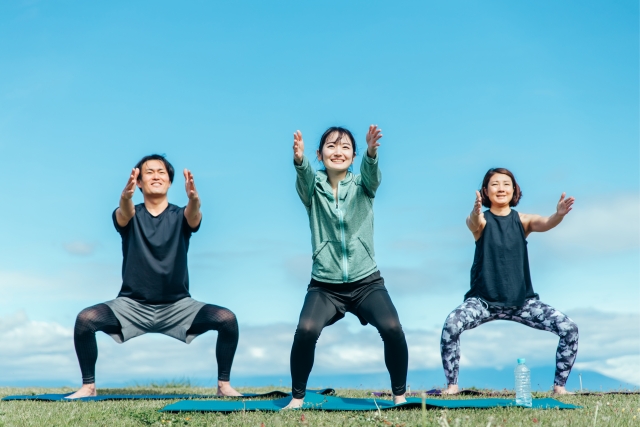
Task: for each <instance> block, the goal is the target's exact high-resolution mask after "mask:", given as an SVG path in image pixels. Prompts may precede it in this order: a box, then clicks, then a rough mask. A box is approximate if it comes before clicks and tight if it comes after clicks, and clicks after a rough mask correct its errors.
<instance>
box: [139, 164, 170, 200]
mask: <svg viewBox="0 0 640 427" xmlns="http://www.w3.org/2000/svg"><path fill="white" fill-rule="evenodd" d="M138 187H139V188H140V189H141V190H142V193H143V194H144V195H145V196H153V195H156V196H165V195H166V194H167V192H168V191H169V187H171V180H170V178H169V172H168V171H167V168H166V167H165V165H164V163H163V162H161V161H160V160H147V161H146V162H144V163H143V164H142V166H141V167H140V175H139V176H138Z"/></svg>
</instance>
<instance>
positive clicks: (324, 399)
mask: <svg viewBox="0 0 640 427" xmlns="http://www.w3.org/2000/svg"><path fill="white" fill-rule="evenodd" d="M290 401H291V398H290V397H284V398H281V399H275V400H256V401H248V402H247V401H238V400H235V401H203V400H185V401H181V402H176V403H174V404H171V405H167V406H165V407H164V408H162V409H161V410H160V411H162V412H239V411H264V412H276V411H279V410H281V409H282V408H284V407H285V406H287V404H288V403H289V402H290ZM426 406H427V408H428V409H442V408H449V409H462V408H495V407H507V406H517V405H516V402H515V400H514V399H465V400H448V399H447V400H444V399H426ZM421 407H422V399H417V398H409V399H407V403H402V404H400V405H394V404H393V402H392V401H390V400H377V399H353V398H348V397H334V396H323V395H320V394H307V396H306V397H305V401H304V406H303V407H302V409H304V410H320V411H377V410H378V409H380V410H381V411H384V410H388V409H414V408H421ZM533 408H536V409H555V408H558V409H576V408H579V406H575V405H569V404H566V403H562V402H559V401H557V400H555V399H550V398H546V399H533Z"/></svg>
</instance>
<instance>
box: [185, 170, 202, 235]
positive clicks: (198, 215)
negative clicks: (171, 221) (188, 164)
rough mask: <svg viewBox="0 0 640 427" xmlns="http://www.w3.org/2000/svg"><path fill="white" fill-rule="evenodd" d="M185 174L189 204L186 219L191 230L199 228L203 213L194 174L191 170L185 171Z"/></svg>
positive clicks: (186, 209)
mask: <svg viewBox="0 0 640 427" xmlns="http://www.w3.org/2000/svg"><path fill="white" fill-rule="evenodd" d="M183 174H184V189H185V191H186V192H187V197H188V198H189V203H187V207H186V208H185V209H184V217H185V218H186V219H187V224H189V227H191V228H197V227H198V226H199V225H200V221H202V212H200V196H199V195H198V190H196V184H195V182H194V181H193V174H192V173H191V171H190V170H189V169H185V170H184V171H183Z"/></svg>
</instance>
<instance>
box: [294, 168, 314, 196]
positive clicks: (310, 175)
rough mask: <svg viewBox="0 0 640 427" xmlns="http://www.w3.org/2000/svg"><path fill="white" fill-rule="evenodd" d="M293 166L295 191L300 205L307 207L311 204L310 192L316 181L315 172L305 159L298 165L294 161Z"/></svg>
mask: <svg viewBox="0 0 640 427" xmlns="http://www.w3.org/2000/svg"><path fill="white" fill-rule="evenodd" d="M294 165H295V168H296V191H297V192H298V196H300V200H302V203H304V205H305V206H309V204H310V203H311V191H312V189H313V184H314V182H315V179H316V174H315V171H314V170H313V168H312V167H311V165H310V164H309V159H307V158H306V157H303V158H302V162H301V163H300V164H297V163H296V162H295V160H294Z"/></svg>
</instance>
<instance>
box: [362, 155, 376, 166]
mask: <svg viewBox="0 0 640 427" xmlns="http://www.w3.org/2000/svg"><path fill="white" fill-rule="evenodd" d="M364 161H365V162H367V163H369V164H371V165H375V164H377V163H378V153H376V156H375V157H369V153H367V152H365V153H364Z"/></svg>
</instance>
